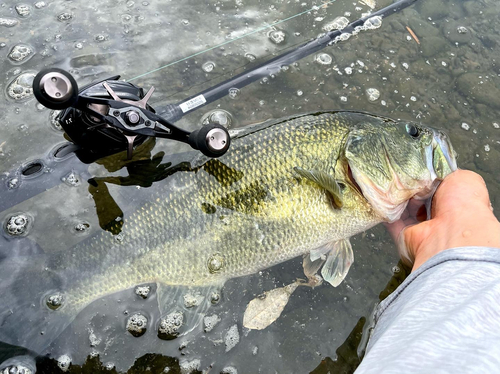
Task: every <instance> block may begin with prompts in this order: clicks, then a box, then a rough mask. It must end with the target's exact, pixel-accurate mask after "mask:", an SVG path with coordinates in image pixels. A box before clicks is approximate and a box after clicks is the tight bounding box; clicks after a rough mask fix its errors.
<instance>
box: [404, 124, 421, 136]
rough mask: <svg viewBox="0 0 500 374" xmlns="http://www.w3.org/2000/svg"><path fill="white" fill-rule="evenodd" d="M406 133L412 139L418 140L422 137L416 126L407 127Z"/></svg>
mask: <svg viewBox="0 0 500 374" xmlns="http://www.w3.org/2000/svg"><path fill="white" fill-rule="evenodd" d="M406 132H407V133H408V134H409V135H410V136H411V137H412V138H418V136H419V135H420V129H419V128H418V127H417V126H415V125H409V124H408V125H406Z"/></svg>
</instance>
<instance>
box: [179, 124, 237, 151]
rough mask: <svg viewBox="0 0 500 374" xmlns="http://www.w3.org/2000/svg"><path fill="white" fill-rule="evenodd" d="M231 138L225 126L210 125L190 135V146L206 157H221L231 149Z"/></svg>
mask: <svg viewBox="0 0 500 374" xmlns="http://www.w3.org/2000/svg"><path fill="white" fill-rule="evenodd" d="M230 144H231V137H230V136H229V132H228V131H227V129H226V128H225V127H224V126H221V125H216V124H209V125H205V126H203V127H202V128H201V129H199V130H195V131H193V132H192V133H191V134H190V135H189V145H191V147H193V148H194V149H198V150H200V151H201V152H202V153H203V154H204V155H205V156H208V157H220V156H222V155H223V154H224V153H226V152H227V150H228V149H229V145H230Z"/></svg>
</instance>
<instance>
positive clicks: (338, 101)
mask: <svg viewBox="0 0 500 374" xmlns="http://www.w3.org/2000/svg"><path fill="white" fill-rule="evenodd" d="M376 3H377V9H378V8H380V7H382V6H385V5H388V4H389V3H390V1H382V0H379V1H377V2H376ZM313 7H315V8H314V9H312V8H313ZM308 9H312V10H311V11H310V12H305V11H307V10H308ZM367 10H369V7H368V6H367V5H364V4H362V3H361V2H359V3H357V2H353V1H340V0H338V1H336V2H334V3H328V4H326V5H323V3H321V2H312V1H308V0H303V1H261V2H259V1H256V0H235V1H219V2H215V1H206V2H199V1H193V0H191V1H153V0H150V1H132V0H130V1H119V2H116V1H111V0H109V1H106V0H104V1H94V0H89V1H86V2H80V1H76V0H75V1H64V2H57V1H49V0H47V1H38V2H30V3H28V2H26V3H22V2H19V3H18V2H15V1H9V2H3V3H0V64H1V69H0V86H1V89H2V93H3V97H2V99H0V105H1V110H0V129H1V130H0V173H2V179H1V180H0V183H2V184H3V185H4V186H7V185H8V184H11V186H13V187H18V188H17V189H16V188H14V189H15V191H17V192H15V194H16V195H14V194H9V193H6V192H5V188H4V189H3V190H2V191H4V192H2V195H1V196H0V205H1V206H4V205H5V204H7V203H8V202H9V201H12V199H13V198H14V197H13V196H16V197H15V198H19V199H20V201H22V200H24V199H23V198H22V194H23V191H29V190H30V188H32V187H33V186H38V187H40V186H41V185H42V182H41V181H42V180H49V181H52V182H54V181H57V183H55V182H54V183H52V184H50V183H49V184H48V185H47V188H49V187H50V189H49V190H48V191H46V192H44V193H41V194H39V195H37V196H35V197H33V198H30V199H28V200H26V201H24V202H22V203H19V204H16V205H15V206H14V207H12V208H10V209H8V210H4V211H2V212H1V213H0V221H1V222H3V223H4V226H7V224H8V221H9V218H10V217H12V216H13V215H15V216H16V217H17V218H18V219H19V220H18V221H13V222H12V223H11V225H10V226H9V227H11V229H12V230H16V229H19V227H22V226H23V225H22V224H23V220H22V217H21V218H20V217H19V215H21V214H25V215H26V217H25V218H26V219H27V220H31V221H32V225H31V226H30V227H28V228H29V233H28V235H27V236H26V237H24V238H23V239H22V240H19V241H17V242H16V241H12V240H7V234H5V235H4V236H3V237H2V239H1V240H2V241H1V242H0V255H1V256H2V257H9V256H12V253H13V251H20V253H24V252H23V251H25V252H29V251H31V250H32V249H33V246H32V245H30V244H28V240H29V241H30V242H31V241H34V242H36V243H37V245H38V247H37V248H42V249H43V251H45V252H54V251H64V250H65V249H67V248H70V247H71V246H72V245H74V244H75V243H77V242H79V241H81V240H82V239H84V238H86V237H88V236H90V235H92V234H93V233H95V232H97V231H99V230H101V229H100V227H99V217H98V216H97V215H96V211H95V208H94V202H93V200H92V199H91V198H89V185H88V183H87V180H88V179H89V178H90V177H94V178H99V177H107V176H109V175H113V176H126V175H127V173H128V171H127V170H126V169H121V170H117V167H116V166H114V165H113V164H112V163H108V164H105V163H102V162H101V163H93V164H91V165H90V166H89V167H88V168H87V167H86V166H83V165H82V164H79V163H76V162H73V161H71V162H70V163H60V164H51V165H49V166H47V167H46V168H45V169H44V173H43V175H42V176H39V177H37V176H36V175H37V174H36V173H35V174H34V175H33V176H32V178H29V177H26V178H17V179H16V175H15V173H13V171H15V170H17V169H18V168H19V167H21V166H22V165H26V164H27V163H29V162H31V161H32V160H35V159H44V158H46V156H47V155H48V154H49V152H50V151H51V150H52V149H53V148H54V147H55V146H56V145H57V144H60V143H62V142H63V141H64V140H63V137H62V133H61V131H60V128H59V127H58V124H57V123H55V122H54V121H53V118H54V115H53V113H51V111H49V110H47V109H44V108H43V107H42V106H40V105H38V104H37V102H36V101H35V100H34V99H33V96H32V92H31V91H30V82H31V79H32V77H33V76H34V74H36V72H37V71H39V70H40V69H42V68H44V67H50V66H57V67H60V68H63V69H66V70H68V71H70V72H71V73H72V74H73V75H74V76H75V78H76V79H77V81H78V83H79V85H80V86H83V85H85V84H87V83H90V82H92V81H94V80H98V79H103V78H106V77H109V76H112V75H116V74H120V75H121V76H122V78H124V79H133V78H135V77H138V76H140V77H138V78H136V79H133V80H132V82H133V83H135V84H138V85H140V86H141V87H144V88H146V89H147V88H149V87H150V86H151V85H154V86H155V87H156V91H155V93H154V95H153V99H152V100H151V103H152V105H153V107H155V108H156V109H157V110H161V107H162V106H163V105H165V104H168V103H175V102H178V101H181V100H182V99H185V98H187V97H189V96H192V95H194V94H196V93H197V92H199V91H201V90H203V89H205V88H208V87H210V86H211V85H214V84H216V83H218V82H220V81H222V80H223V79H226V78H228V77H230V76H232V75H235V74H237V73H239V72H241V71H244V70H245V69H248V68H251V67H252V66H253V65H254V64H258V63H260V62H262V61H264V60H266V59H269V58H271V57H272V56H273V55H276V54H278V53H279V52H280V51H283V50H286V49H288V48H291V47H293V46H294V45H297V44H299V43H302V42H305V41H307V40H309V39H311V38H314V37H316V36H317V35H318V34H320V33H321V32H323V31H324V28H325V27H329V25H331V23H332V22H333V21H334V20H335V19H336V18H337V17H340V16H344V17H346V18H348V19H349V20H351V21H352V20H354V19H357V18H358V17H359V16H360V15H361V13H362V12H365V11H367ZM303 12H305V13H304V14H302V15H300V16H297V17H295V18H292V19H290V20H289V21H286V22H283V23H280V24H278V25H276V26H275V27H273V28H263V27H264V26H266V25H269V24H271V23H274V22H276V21H279V20H282V19H286V18H288V17H292V16H294V15H297V14H299V13H303ZM499 12H500V5H499V4H498V2H497V1H495V0H474V1H450V0H442V1H434V0H432V1H431V0H419V1H418V2H417V4H416V5H414V6H412V7H411V8H408V9H407V10H405V11H403V12H402V13H399V14H396V15H394V16H392V17H390V18H387V19H385V20H384V21H383V25H382V27H381V28H379V29H377V30H372V31H369V32H364V33H361V34H359V35H358V36H354V37H351V38H350V39H349V40H347V41H345V42H341V43H338V44H336V45H334V46H332V47H328V48H326V49H325V50H323V51H321V52H320V53H319V54H317V55H316V56H309V57H307V58H305V59H304V60H301V61H299V62H297V63H295V64H293V65H292V66H290V67H289V68H288V69H284V70H283V71H282V72H280V73H279V74H277V75H276V76H270V77H265V78H263V79H262V80H261V81H260V82H258V83H254V84H252V85H250V86H248V87H245V88H244V89H241V90H239V91H238V92H236V91H235V92H233V93H231V95H229V96H228V97H226V98H223V99H221V100H219V101H218V102H215V103H213V104H210V105H208V106H207V107H204V108H202V109H200V110H198V111H194V112H192V113H190V114H189V115H187V116H185V117H184V118H183V119H182V120H181V121H179V122H178V123H177V125H179V126H180V127H183V128H186V129H189V130H193V129H196V128H198V127H199V126H200V125H201V123H202V122H204V121H206V120H207V118H209V117H210V120H211V121H218V122H220V123H222V124H224V125H228V123H229V122H228V120H230V121H231V122H230V125H229V127H230V128H237V127H241V126H245V125H248V124H250V123H254V122H260V121H264V120H266V119H268V118H279V117H282V116H287V115H292V114H299V113H303V112H308V111H321V110H332V109H350V110H351V109H354V110H362V111H368V112H372V113H378V114H381V115H384V116H389V117H393V118H402V119H412V120H419V121H422V122H423V123H426V124H428V125H431V126H433V127H436V128H441V129H444V130H445V131H447V132H448V134H449V135H450V137H451V139H452V142H453V144H454V146H455V148H456V149H457V151H458V153H459V160H458V161H459V166H460V167H461V168H466V169H471V170H475V171H477V172H479V173H480V174H481V175H482V176H483V177H484V178H485V180H486V183H487V184H488V187H489V189H490V194H491V199H492V204H493V206H494V208H495V209H496V210H498V209H500V201H499V199H498V197H497V196H498V183H499V182H500V180H499V179H500V173H499V168H498V160H499V159H500V158H499V156H500V153H499V151H500V136H499V134H500V53H499V43H500V42H499V40H500V39H499V34H500V26H499V24H498V21H497V17H498V13H499ZM259 28H263V29H262V30H260V31H258V32H256V33H251V32H252V31H254V30H257V29H259ZM410 31H411V32H410ZM248 33H251V34H250V35H248V36H245V37H242V36H244V35H246V34H248ZM412 35H413V36H412ZM415 36H416V37H417V38H418V42H417V40H416V39H415V38H414V37H415ZM239 37H242V38H240V39H238V38H239ZM233 40H234V41H233ZM222 43H227V44H224V45H222V46H219V47H217V48H212V47H213V46H216V45H220V44H222ZM201 52H203V53H201ZM195 54H196V56H194V57H190V58H186V57H188V56H191V55H195ZM159 67H164V68H163V69H161V70H157V71H155V69H157V68H159ZM150 71H154V72H152V73H150V74H148V75H144V76H141V75H142V74H144V73H147V72H150ZM215 109H221V110H224V111H227V113H229V114H230V117H228V116H227V115H225V114H224V113H225V112H220V111H216V112H214V110H215ZM221 113H222V114H221ZM185 150H188V147H187V146H185V145H182V144H179V143H174V142H170V141H166V140H158V141H157V142H156V145H155V146H154V149H153V150H152V151H151V154H153V155H154V154H157V153H158V152H162V151H163V152H165V153H166V154H167V155H169V154H173V153H177V152H181V151H185ZM118 164H119V163H118ZM37 178H38V179H37ZM139 178H144V176H142V177H141V176H140V177H139ZM63 179H64V182H63V181H62V180H63ZM53 185H55V186H53ZM154 188H155V186H154V185H153V187H151V189H148V188H140V189H138V188H136V187H135V186H117V185H109V189H110V192H111V194H112V195H113V196H114V197H115V200H116V203H117V205H118V206H119V208H121V209H122V210H123V211H125V212H126V210H127V209H130V207H133V206H137V205H139V204H140V202H141V201H145V200H147V199H148V196H149V195H150V191H151V190H152V189H154ZM43 189H45V188H43ZM103 204H104V206H107V207H108V209H107V211H108V212H109V211H111V210H112V209H115V208H116V207H115V206H111V205H109V206H108V205H106V204H107V203H106V202H104V203H103ZM114 213H115V212H113V211H111V212H110V213H109V214H114ZM15 225H17V226H15ZM352 243H353V249H354V253H355V263H354V265H353V266H352V268H351V271H350V273H349V275H348V276H347V278H346V281H344V282H343V283H342V284H341V285H340V286H339V287H338V288H333V287H330V286H328V285H322V286H321V287H317V288H316V289H309V288H305V287H301V288H299V289H298V290H297V291H296V293H295V294H294V295H293V297H292V298H291V300H290V303H289V304H288V305H287V307H286V309H285V311H284V313H283V315H282V317H280V318H279V319H278V321H277V322H276V323H274V324H273V325H272V326H270V327H269V328H268V329H266V330H263V331H251V332H248V331H245V330H244V329H243V328H242V326H241V318H242V313H243V310H244V306H245V305H246V304H247V303H248V301H250V300H251V299H252V298H254V297H255V296H256V295H258V294H260V293H262V292H263V291H265V290H270V289H272V288H274V287H276V286H277V285H279V286H282V285H285V284H288V283H290V282H292V281H293V280H294V279H296V278H297V277H301V276H302V266H301V261H300V260H299V259H296V260H292V261H289V262H287V263H284V264H282V265H278V266H276V267H274V268H271V269H268V270H266V271H263V272H261V273H260V274H255V275H253V276H248V277H244V278H240V279H233V280H231V281H229V282H227V283H226V285H225V286H224V288H223V293H222V300H221V302H220V303H219V304H217V305H216V306H214V307H213V308H212V309H211V311H209V315H210V316H212V315H217V316H218V317H219V318H220V319H221V321H220V322H219V323H218V324H217V325H216V326H215V327H214V328H213V330H211V331H209V332H207V333H203V334H198V335H196V336H194V337H191V338H190V337H189V336H187V337H186V338H183V337H179V338H177V339H174V340H170V341H164V340H160V339H158V338H157V336H156V331H154V330H155V329H154V328H150V329H149V330H147V331H146V332H145V333H144V334H143V335H141V336H139V337H134V336H133V335H131V334H129V333H128V332H126V324H127V321H128V320H129V318H130V317H131V316H133V315H134V314H136V313H140V314H141V315H142V316H145V317H146V318H148V321H151V323H154V320H155V319H156V318H157V317H158V315H157V314H158V312H157V311H156V310H155V305H156V300H155V296H154V295H155V289H154V286H153V288H152V290H151V295H150V296H149V297H148V298H147V299H142V298H139V297H138V296H137V295H136V294H135V293H134V291H133V290H128V291H124V292H122V293H120V294H115V295H112V296H110V297H107V298H105V299H101V300H98V301H96V302H95V303H93V304H92V305H90V306H89V307H87V308H86V309H85V310H84V311H83V312H82V313H81V314H80V315H79V317H78V318H77V319H76V320H75V321H74V322H73V323H72V325H71V326H70V327H69V328H68V329H66V330H65V331H64V333H63V334H62V335H61V337H60V338H59V339H58V340H57V341H56V342H54V344H53V345H52V346H51V347H50V348H49V350H48V352H49V353H50V357H51V358H44V359H40V360H39V363H38V370H39V372H46V373H52V372H55V370H60V369H57V362H56V361H55V360H53V359H52V358H54V359H57V358H59V360H60V365H61V366H62V367H64V364H65V363H67V359H68V358H69V359H70V361H71V362H72V364H71V365H72V366H70V371H72V372H98V371H99V370H102V371H103V372H113V371H114V370H116V371H119V372H125V371H127V370H128V369H129V368H130V367H132V368H131V369H130V372H133V373H137V372H146V371H147V368H149V369H150V372H158V373H159V372H162V371H163V370H164V368H166V367H169V368H171V371H170V372H178V371H179V370H181V367H184V369H183V370H184V371H187V370H189V365H191V366H192V367H193V368H195V369H196V370H200V371H210V372H221V371H223V370H226V372H228V373H230V372H231V371H230V370H232V369H231V368H233V369H236V370H237V371H238V372H239V373H253V372H263V373H268V372H279V373H283V372H297V373H305V372H310V371H313V372H314V373H327V372H328V371H330V372H336V371H337V370H341V371H343V372H352V371H353V370H354V368H355V367H356V366H357V364H358V362H359V358H358V352H357V351H358V346H359V347H360V348H359V350H362V344H361V345H360V341H361V340H362V339H361V333H362V329H363V325H364V324H365V322H364V321H365V319H366V318H367V317H369V315H370V312H371V311H372V310H373V308H374V306H375V305H376V303H377V302H378V301H379V299H380V298H381V297H384V296H385V295H386V294H387V292H388V291H390V290H392V289H393V288H394V287H395V286H397V284H399V282H401V281H402V279H404V276H405V274H406V273H405V270H404V269H402V268H400V267H395V266H396V265H397V263H398V257H397V254H396V250H395V248H394V246H393V245H392V243H391V242H390V240H389V238H388V235H387V234H386V233H385V232H384V230H383V229H382V228H381V227H377V228H375V229H372V230H370V231H369V232H367V233H365V234H362V235H359V236H357V237H355V238H354V239H353V240H352ZM16 253H17V252H16ZM2 277H3V275H0V282H1V280H2ZM214 318H215V317H214ZM139 319H140V318H139ZM136 321H137V319H136ZM228 334H229V335H228ZM228 336H229V337H228ZM236 336H237V337H238V339H236ZM227 339H229V341H231V342H233V343H234V342H236V341H237V343H236V344H235V345H234V347H232V348H231V349H230V350H228V351H227V352H226V350H227V345H226V344H227V342H226V340H227ZM21 352H22V350H21V351H20V350H19V349H17V348H15V347H8V346H5V345H1V346H0V361H3V360H4V359H6V358H8V357H11V356H16V355H19V354H20V353H21ZM65 356H67V357H65ZM87 356H88V357H89V358H88V359H87ZM61 357H62V358H61ZM79 365H83V366H82V368H81V369H80V367H79ZM108 369H109V370H110V371H108Z"/></svg>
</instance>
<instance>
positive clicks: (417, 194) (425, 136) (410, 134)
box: [345, 120, 457, 222]
mask: <svg viewBox="0 0 500 374" xmlns="http://www.w3.org/2000/svg"><path fill="white" fill-rule="evenodd" d="M345 157H346V159H347V161H348V165H349V176H350V178H351V179H352V182H353V184H354V185H357V187H358V188H359V189H360V192H361V193H362V194H363V196H364V197H365V198H366V199H367V200H368V202H369V203H370V205H371V206H372V208H373V209H374V210H375V211H376V212H377V213H378V214H379V215H380V216H381V217H382V219H383V220H385V221H387V222H394V221H396V220H398V219H399V218H400V216H401V214H402V212H403V211H404V209H405V208H406V205H407V204H408V201H409V200H410V199H411V198H416V199H421V200H425V199H428V198H429V197H431V196H432V195H433V193H434V191H435V190H436V188H437V186H438V185H439V182H440V181H441V180H443V179H444V177H446V176H447V175H448V174H450V173H451V172H452V171H454V170H456V169H457V163H456V153H455V151H454V150H453V147H452V145H451V143H450V140H449V138H448V136H447V135H446V134H445V133H443V132H441V131H438V130H435V129H432V128H430V127H427V126H423V125H421V124H419V123H415V122H411V121H392V120H382V121H381V122H379V123H370V122H366V123H360V124H359V125H358V126H357V127H356V128H355V129H353V130H352V131H350V133H349V135H348V137H347V143H346V148H345Z"/></svg>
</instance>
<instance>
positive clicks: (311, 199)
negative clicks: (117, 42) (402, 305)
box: [0, 112, 456, 352]
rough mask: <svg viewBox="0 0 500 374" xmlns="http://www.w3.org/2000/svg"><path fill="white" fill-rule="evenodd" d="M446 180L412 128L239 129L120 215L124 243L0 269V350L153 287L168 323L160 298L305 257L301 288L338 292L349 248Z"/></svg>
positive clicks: (422, 134) (82, 247) (103, 243)
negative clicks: (126, 293)
mask: <svg viewBox="0 0 500 374" xmlns="http://www.w3.org/2000/svg"><path fill="white" fill-rule="evenodd" d="M454 169H456V161H455V153H454V151H453V148H452V146H451V144H450V142H449V140H448V138H447V137H446V135H444V134H443V133H441V132H439V131H437V130H433V129H430V128H428V127H425V126H422V125H421V124H417V123H412V122H409V121H394V120H391V119H388V118H381V117H377V116H373V115H369V114H365V113H357V112H326V113H315V114H307V115H301V116H296V117H292V118H287V119H281V120H278V121H272V122H267V123H264V124H260V125H256V126H251V127H249V128H245V129H242V130H240V131H237V132H235V133H234V135H233V137H232V146H231V149H230V150H229V152H228V153H227V154H226V155H224V156H223V157H221V158H219V159H202V160H201V161H200V160H198V161H196V162H194V161H193V164H192V167H191V168H189V170H185V171H179V172H177V173H176V174H175V175H174V176H172V178H174V177H175V183H171V185H170V186H169V187H168V188H165V191H164V192H159V193H158V194H157V195H156V196H154V197H152V198H151V200H150V202H148V203H147V204H145V205H144V206H143V207H142V208H140V209H139V210H137V211H136V212H134V213H133V214H131V215H130V216H128V217H125V219H124V224H123V231H122V234H121V235H120V236H121V238H120V240H117V237H116V236H114V235H112V234H111V233H109V232H101V233H100V234H98V235H96V236H94V237H92V238H90V239H88V240H85V241H83V242H81V243H80V244H78V245H76V246H75V247H73V248H71V249H69V250H67V251H61V252H59V253H54V254H51V255H48V256H37V257H34V258H32V257H18V258H15V259H10V260H5V261H3V262H2V263H1V264H0V274H1V275H0V279H1V284H0V288H1V290H0V298H1V303H0V305H1V306H0V340H2V341H4V342H7V343H10V344H15V345H20V346H24V347H27V348H29V349H32V350H34V351H38V352H39V351H41V350H42V349H43V348H45V347H46V346H47V345H48V343H50V342H51V340H53V339H54V338H55V337H57V335H58V334H59V333H60V332H61V331H62V330H63V329H64V327H66V326H67V324H69V323H70V322H71V320H72V319H74V317H75V316H76V315H77V314H78V313H79V311H81V310H82V309H83V308H84V307H85V306H87V305H88V304H89V303H91V302H92V301H94V300H96V299H98V298H100V297H102V296H104V295H107V294H111V293H115V292H117V291H120V290H124V289H128V288H131V287H133V286H135V285H138V284H144V283H153V282H156V283H157V284H158V293H159V295H158V300H159V304H160V305H159V306H160V310H162V311H164V312H166V311H168V310H167V308H165V306H164V305H162V303H165V302H166V300H167V298H168V297H167V296H166V295H168V289H169V287H178V286H187V287H207V286H211V285H213V286H221V285H222V284H223V283H224V282H225V281H226V280H227V279H229V278H232V277H240V276H243V275H247V274H252V273H255V272H257V271H259V270H262V269H264V268H267V267H270V266H273V265H275V264H278V263H281V262H283V261H286V260H289V259H292V258H294V257H297V256H301V255H306V257H305V260H304V268H305V272H306V275H307V276H308V277H313V276H315V274H316V272H318V271H320V268H321V266H322V269H321V276H322V277H323V278H324V280H325V281H327V282H329V283H331V284H332V285H334V286H335V285H338V284H339V283H340V282H341V281H342V280H343V279H344V278H345V276H346V274H347V271H348V269H349V266H350V265H351V263H352V261H353V253H352V248H351V246H350V244H349V237H351V236H353V235H355V234H357V233H360V232H362V231H364V230H367V229H368V228H370V227H372V226H374V225H376V224H378V223H380V222H383V221H387V222H390V221H394V220H396V219H398V218H399V216H400V215H401V213H402V211H403V210H404V208H405V207H406V204H407V202H408V200H409V199H410V198H413V197H417V198H426V197H428V196H429V195H430V194H431V193H432V192H433V189H434V188H435V185H436V181H439V180H441V179H443V178H444V177H445V176H446V175H447V174H448V173H450V172H451V171H453V170H454ZM160 293H161V294H160ZM47 304H49V305H51V306H52V308H49V307H48V306H47ZM41 332H43V334H41Z"/></svg>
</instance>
